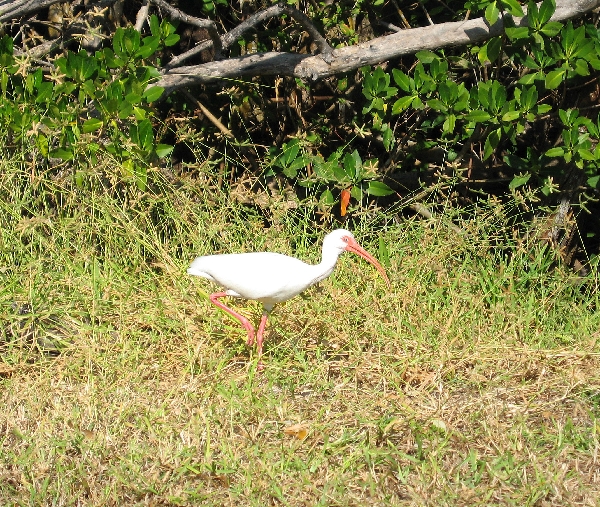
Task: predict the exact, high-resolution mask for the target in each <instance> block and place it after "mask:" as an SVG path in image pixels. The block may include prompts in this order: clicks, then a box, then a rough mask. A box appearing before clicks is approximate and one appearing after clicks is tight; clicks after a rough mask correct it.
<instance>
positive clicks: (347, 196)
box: [340, 189, 350, 216]
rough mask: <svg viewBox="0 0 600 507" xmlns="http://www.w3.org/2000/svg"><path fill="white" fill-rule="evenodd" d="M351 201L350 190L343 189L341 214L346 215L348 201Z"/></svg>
mask: <svg viewBox="0 0 600 507" xmlns="http://www.w3.org/2000/svg"><path fill="white" fill-rule="evenodd" d="M349 202H350V190H349V189H344V190H342V195H341V197H340V214H341V215H342V216H344V215H345V214H346V208H347V207H348V203H349Z"/></svg>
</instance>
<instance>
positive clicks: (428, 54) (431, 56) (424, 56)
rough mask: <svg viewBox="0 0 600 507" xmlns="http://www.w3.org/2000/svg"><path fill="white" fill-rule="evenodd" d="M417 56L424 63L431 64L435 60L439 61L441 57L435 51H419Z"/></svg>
mask: <svg viewBox="0 0 600 507" xmlns="http://www.w3.org/2000/svg"><path fill="white" fill-rule="evenodd" d="M415 56H416V57H417V58H418V59H419V61H421V62H423V63H431V62H433V61H434V60H439V59H440V57H439V56H438V55H436V54H435V53H434V52H433V51H417V53H416V54H415Z"/></svg>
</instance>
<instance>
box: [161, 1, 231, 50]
mask: <svg viewBox="0 0 600 507" xmlns="http://www.w3.org/2000/svg"><path fill="white" fill-rule="evenodd" d="M150 3H153V4H154V5H156V6H157V7H159V8H160V9H162V10H164V11H165V12H167V13H168V14H169V16H170V17H171V19H177V20H179V21H183V22H184V23H187V24H189V25H194V26H197V27H198V28H204V29H205V30H206V31H207V32H208V35H210V38H211V40H212V43H213V48H214V50H215V60H219V59H220V58H221V50H222V43H221V37H220V36H219V32H218V31H217V25H216V24H215V22H214V21H212V20H210V19H200V18H196V17H194V16H190V15H189V14H186V13H185V12H182V11H180V10H179V9H176V8H175V7H171V6H170V5H169V4H168V3H167V2H166V1H165V0H150Z"/></svg>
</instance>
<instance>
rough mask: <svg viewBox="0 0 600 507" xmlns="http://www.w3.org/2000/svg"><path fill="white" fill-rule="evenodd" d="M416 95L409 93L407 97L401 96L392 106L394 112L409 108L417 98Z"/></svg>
mask: <svg viewBox="0 0 600 507" xmlns="http://www.w3.org/2000/svg"><path fill="white" fill-rule="evenodd" d="M416 98H417V97H415V96H414V95H408V96H406V97H400V98H399V99H398V100H397V101H396V102H394V105H393V106H392V114H400V113H401V112H402V111H404V110H405V109H407V108H408V107H409V106H410V105H411V104H412V103H413V101H414V100H415V99H416Z"/></svg>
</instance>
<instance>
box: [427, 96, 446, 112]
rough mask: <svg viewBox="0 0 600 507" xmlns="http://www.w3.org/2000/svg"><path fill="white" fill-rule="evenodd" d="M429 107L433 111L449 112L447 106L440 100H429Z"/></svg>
mask: <svg viewBox="0 0 600 507" xmlns="http://www.w3.org/2000/svg"><path fill="white" fill-rule="evenodd" d="M427 105H428V106H429V107H430V108H431V109H435V110H436V111H442V112H446V111H448V108H447V107H446V104H444V103H443V102H442V101H441V100H440V99H431V100H428V101H427Z"/></svg>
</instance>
